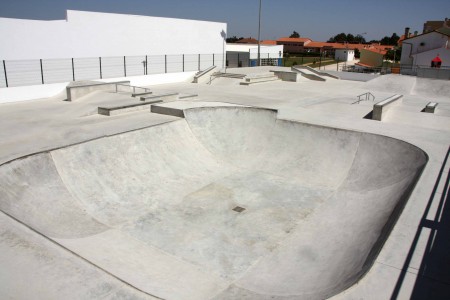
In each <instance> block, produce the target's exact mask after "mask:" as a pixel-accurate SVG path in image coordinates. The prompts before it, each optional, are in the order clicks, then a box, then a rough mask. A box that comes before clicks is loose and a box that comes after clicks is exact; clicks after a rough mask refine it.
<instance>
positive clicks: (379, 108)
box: [372, 95, 403, 121]
mask: <svg viewBox="0 0 450 300" xmlns="http://www.w3.org/2000/svg"><path fill="white" fill-rule="evenodd" d="M402 98H403V95H393V96H391V97H389V98H387V99H384V100H383V101H380V102H378V103H375V104H374V105H373V113H372V120H376V121H381V120H382V119H383V117H384V116H385V115H386V112H387V111H388V110H389V109H390V108H391V107H392V106H394V105H395V104H397V103H399V102H400V101H398V100H401V99H402Z"/></svg>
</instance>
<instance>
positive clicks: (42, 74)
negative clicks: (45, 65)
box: [39, 59, 44, 84]
mask: <svg viewBox="0 0 450 300" xmlns="http://www.w3.org/2000/svg"><path fill="white" fill-rule="evenodd" d="M39 61H40V63H41V79H42V84H44V70H43V69H42V59H40V60H39Z"/></svg>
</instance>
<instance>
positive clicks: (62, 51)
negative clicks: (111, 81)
mask: <svg viewBox="0 0 450 300" xmlns="http://www.w3.org/2000/svg"><path fill="white" fill-rule="evenodd" d="M226 31H227V25H226V23H218V22H206V21H196V20H183V19H172V18H159V17H148V16H134V15H121V14H110V13H96V12H83V11H71V10H69V11H67V20H58V21H36V20H22V19H7V18H0V37H1V43H0V60H25V59H40V58H42V59H52V58H71V57H75V58H76V57H99V56H102V57H107V56H132V55H145V54H148V55H161V54H167V55H173V54H206V53H211V54H212V53H215V54H219V53H223V51H224V38H223V36H222V35H224V34H226Z"/></svg>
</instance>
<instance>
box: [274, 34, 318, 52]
mask: <svg viewBox="0 0 450 300" xmlns="http://www.w3.org/2000/svg"><path fill="white" fill-rule="evenodd" d="M276 42H277V45H283V46H284V51H285V52H289V53H301V52H305V45H307V44H308V43H310V42H312V40H311V39H310V38H290V37H282V38H279V39H278V40H277V41H276Z"/></svg>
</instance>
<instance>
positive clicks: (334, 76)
mask: <svg viewBox="0 0 450 300" xmlns="http://www.w3.org/2000/svg"><path fill="white" fill-rule="evenodd" d="M296 67H298V68H300V69H305V70H308V71H310V72H312V73H314V74H316V75H319V76H328V77H331V78H334V79H339V77H338V76H336V75H332V74H329V73H327V72H322V71H317V70H316V69H314V68H311V67H309V66H296Z"/></svg>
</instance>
